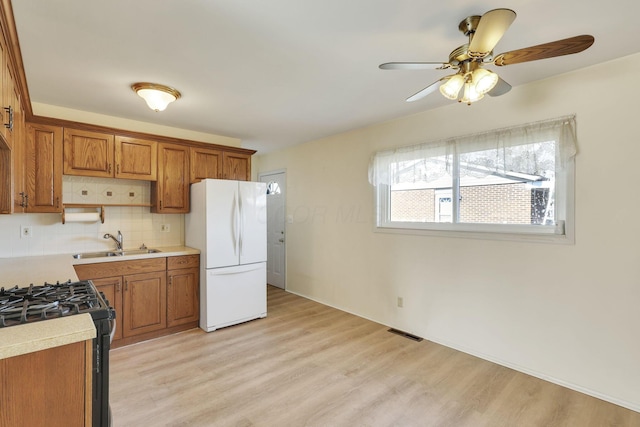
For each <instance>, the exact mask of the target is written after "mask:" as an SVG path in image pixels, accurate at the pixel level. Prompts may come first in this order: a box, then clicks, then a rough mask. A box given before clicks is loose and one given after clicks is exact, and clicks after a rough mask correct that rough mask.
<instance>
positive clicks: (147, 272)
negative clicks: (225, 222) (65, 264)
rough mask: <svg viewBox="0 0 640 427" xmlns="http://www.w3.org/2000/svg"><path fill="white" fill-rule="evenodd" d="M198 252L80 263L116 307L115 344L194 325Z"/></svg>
mask: <svg viewBox="0 0 640 427" xmlns="http://www.w3.org/2000/svg"><path fill="white" fill-rule="evenodd" d="M199 265H200V256H199V255H183V256H175V257H162V258H149V259H141V260H133V261H114V262H102V263H94V264H81V265H76V266H74V267H75V270H76V274H77V275H78V278H79V279H80V280H91V281H93V283H94V285H96V287H97V288H98V290H99V291H101V292H103V293H104V295H105V297H106V298H107V299H108V300H109V303H110V304H111V306H112V307H113V308H114V309H115V310H116V334H115V335H114V339H113V343H112V348H113V347H119V346H122V345H127V344H132V343H135V342H140V341H144V340H147V339H151V338H156V337H159V336H162V335H167V334H171V333H174V332H179V331H183V330H186V329H191V328H195V327H197V326H198V320H199V317H200V313H199V307H200V306H199V302H198V301H199V299H198V298H199Z"/></svg>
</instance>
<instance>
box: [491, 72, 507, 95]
mask: <svg viewBox="0 0 640 427" xmlns="http://www.w3.org/2000/svg"><path fill="white" fill-rule="evenodd" d="M510 90H511V85H510V84H509V83H507V82H505V81H504V80H502V78H501V77H498V83H496V85H495V86H494V87H493V89H491V90H490V91H489V92H487V95H489V96H500V95H504V94H505V93H507V92H509V91H510Z"/></svg>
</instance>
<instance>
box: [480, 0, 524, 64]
mask: <svg viewBox="0 0 640 427" xmlns="http://www.w3.org/2000/svg"><path fill="white" fill-rule="evenodd" d="M515 19H516V13H515V12H514V11H513V10H511V9H494V10H490V11H489V12H487V13H485V14H484V15H482V18H480V22H479V23H478V28H476V31H475V33H474V34H473V37H472V38H471V43H469V56H471V57H472V58H483V57H485V56H487V55H488V54H490V53H491V51H492V50H493V48H494V47H495V46H496V45H497V44H498V42H499V41H500V39H501V38H502V36H503V35H504V33H505V32H506V31H507V30H508V29H509V27H510V26H511V23H512V22H513V21H514V20H515Z"/></svg>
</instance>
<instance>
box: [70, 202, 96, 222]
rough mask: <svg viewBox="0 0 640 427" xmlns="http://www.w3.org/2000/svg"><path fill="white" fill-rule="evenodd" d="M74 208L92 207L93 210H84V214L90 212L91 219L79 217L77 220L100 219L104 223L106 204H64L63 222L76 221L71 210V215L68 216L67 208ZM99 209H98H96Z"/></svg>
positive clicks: (90, 220) (89, 220) (91, 220)
mask: <svg viewBox="0 0 640 427" xmlns="http://www.w3.org/2000/svg"><path fill="white" fill-rule="evenodd" d="M73 208H81V209H87V210H89V209H92V211H89V212H83V214H89V215H90V216H91V217H89V219H88V220H87V219H78V220H77V221H82V222H93V221H98V220H99V221H100V222H101V223H102V224H104V205H85V204H82V205H80V204H68V205H66V204H65V205H64V206H63V208H62V223H63V224H65V223H67V222H76V221H75V220H73V219H72V218H73V215H72V214H71V212H69V215H70V217H67V209H73ZM96 209H97V211H95V210H96Z"/></svg>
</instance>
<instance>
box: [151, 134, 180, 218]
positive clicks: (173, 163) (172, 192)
mask: <svg viewBox="0 0 640 427" xmlns="http://www.w3.org/2000/svg"><path fill="white" fill-rule="evenodd" d="M151 205H152V206H151V212H154V213H188V212H189V147H186V146H183V145H177V144H163V143H160V144H158V181H157V182H152V183H151Z"/></svg>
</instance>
